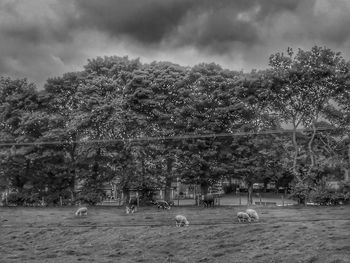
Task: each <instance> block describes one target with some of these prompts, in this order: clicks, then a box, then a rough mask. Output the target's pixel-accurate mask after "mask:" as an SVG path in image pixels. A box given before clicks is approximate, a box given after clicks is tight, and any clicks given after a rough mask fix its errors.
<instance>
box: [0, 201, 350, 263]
mask: <svg viewBox="0 0 350 263" xmlns="http://www.w3.org/2000/svg"><path fill="white" fill-rule="evenodd" d="M245 208H246V207H216V208H208V209H203V208H198V207H174V208H172V209H171V210H170V211H169V210H165V211H160V212H158V211H157V209H154V208H151V207H147V208H140V209H139V210H138V212H137V213H135V214H128V215H126V214H125V210H124V209H122V208H115V207H105V208H104V207H102V208H101V207H93V208H89V215H88V216H87V217H75V216H74V212H75V208H74V207H72V208H0V209H1V216H2V218H6V219H7V221H2V222H0V255H1V256H2V261H1V262H65V263H67V262H291V263H292V262H293V263H294V262H310V263H311V262H333V263H335V262H350V246H349V245H348V244H350V207H333V208H332V207H325V208H319V207H317V208H264V207H256V208H255V209H256V210H257V211H258V213H259V214H260V218H261V219H260V221H259V222H257V223H251V224H238V222H237V220H236V214H237V212H238V211H243V210H244V209H245ZM177 214H183V215H185V216H186V217H187V219H188V220H189V221H190V226H189V227H183V228H176V227H175V221H174V217H175V215H177Z"/></svg>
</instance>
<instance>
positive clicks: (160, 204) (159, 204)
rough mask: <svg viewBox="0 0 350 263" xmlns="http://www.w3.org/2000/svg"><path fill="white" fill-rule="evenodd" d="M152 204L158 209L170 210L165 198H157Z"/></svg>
mask: <svg viewBox="0 0 350 263" xmlns="http://www.w3.org/2000/svg"><path fill="white" fill-rule="evenodd" d="M154 204H155V205H156V206H157V207H158V209H160V208H162V209H168V210H170V205H169V204H168V202H167V201H165V200H157V201H155V202H154Z"/></svg>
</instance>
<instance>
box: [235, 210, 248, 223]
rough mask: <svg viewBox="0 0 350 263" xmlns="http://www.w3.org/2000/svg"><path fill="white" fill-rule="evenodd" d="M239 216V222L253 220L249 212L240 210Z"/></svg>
mask: <svg viewBox="0 0 350 263" xmlns="http://www.w3.org/2000/svg"><path fill="white" fill-rule="evenodd" d="M237 218H238V222H240V223H241V222H246V221H248V222H250V221H251V219H250V216H249V215H248V214H247V213H245V212H238V213H237Z"/></svg>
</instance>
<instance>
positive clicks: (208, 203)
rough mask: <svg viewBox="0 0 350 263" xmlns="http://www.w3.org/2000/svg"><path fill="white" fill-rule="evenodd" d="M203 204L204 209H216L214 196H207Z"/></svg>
mask: <svg viewBox="0 0 350 263" xmlns="http://www.w3.org/2000/svg"><path fill="white" fill-rule="evenodd" d="M202 203H203V205H204V207H210V206H212V207H214V196H213V195H211V194H209V195H205V196H204V199H203V200H202Z"/></svg>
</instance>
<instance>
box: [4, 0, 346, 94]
mask: <svg viewBox="0 0 350 263" xmlns="http://www.w3.org/2000/svg"><path fill="white" fill-rule="evenodd" d="M349 14H350V0H0V76H9V77H12V78H27V79H28V80H29V81H30V82H34V83H35V84H36V85H37V87H38V88H39V89H42V88H43V85H44V83H45V81H46V79H47V78H50V77H56V76H61V75H62V74H64V73H66V72H71V71H80V70H82V69H83V66H84V65H85V64H86V63H87V60H88V59H92V58H96V57H98V56H100V57H104V56H113V55H116V56H128V57H129V58H131V59H133V58H140V60H141V62H145V63H148V62H152V61H171V62H173V63H177V64H180V65H183V66H192V65H195V64H198V63H202V62H206V63H210V62H215V63H217V64H220V65H221V66H222V67H224V68H228V69H232V70H244V71H250V70H252V69H262V68H267V67H268V58H269V56H270V55H271V54H273V53H276V52H282V51H285V50H286V49H287V47H292V48H294V49H297V48H302V49H309V48H311V47H312V46H314V45H318V46H326V47H329V48H331V49H333V50H334V51H340V52H341V53H342V55H343V57H344V58H345V59H346V60H350V26H349V25H350V15H349Z"/></svg>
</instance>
